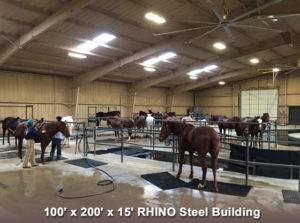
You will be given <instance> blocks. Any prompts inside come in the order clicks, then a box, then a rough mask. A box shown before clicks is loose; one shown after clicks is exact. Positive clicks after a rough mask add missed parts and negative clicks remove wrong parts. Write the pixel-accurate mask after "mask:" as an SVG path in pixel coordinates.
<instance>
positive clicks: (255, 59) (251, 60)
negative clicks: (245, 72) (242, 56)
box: [250, 58, 259, 64]
mask: <svg viewBox="0 0 300 223" xmlns="http://www.w3.org/2000/svg"><path fill="white" fill-rule="evenodd" d="M250 63H252V64H258V63H259V59H258V58H251V59H250Z"/></svg>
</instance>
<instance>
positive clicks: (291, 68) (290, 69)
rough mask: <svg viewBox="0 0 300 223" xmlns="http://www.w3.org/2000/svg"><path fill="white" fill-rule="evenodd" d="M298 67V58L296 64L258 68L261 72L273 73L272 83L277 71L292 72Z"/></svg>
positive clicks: (299, 66)
mask: <svg viewBox="0 0 300 223" xmlns="http://www.w3.org/2000/svg"><path fill="white" fill-rule="evenodd" d="M298 69H300V60H298V64H297V66H289V65H275V66H274V67H269V68H262V69H258V70H259V71H261V72H262V73H263V74H268V73H272V74H273V85H274V82H275V80H276V77H277V75H278V73H280V72H284V73H285V74H289V73H292V72H293V71H295V70H298Z"/></svg>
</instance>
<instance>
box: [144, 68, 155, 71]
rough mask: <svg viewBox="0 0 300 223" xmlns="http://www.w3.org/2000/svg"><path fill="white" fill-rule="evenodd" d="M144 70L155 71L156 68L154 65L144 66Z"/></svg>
mask: <svg viewBox="0 0 300 223" xmlns="http://www.w3.org/2000/svg"><path fill="white" fill-rule="evenodd" d="M144 70H145V71H148V72H155V71H156V70H155V69H154V68H152V67H144Z"/></svg>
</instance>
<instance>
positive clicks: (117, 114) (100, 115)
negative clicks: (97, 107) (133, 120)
mask: <svg viewBox="0 0 300 223" xmlns="http://www.w3.org/2000/svg"><path fill="white" fill-rule="evenodd" d="M120 116H121V112H120V111H109V112H97V113H96V126H99V125H100V124H101V121H102V120H106V118H107V117H120Z"/></svg>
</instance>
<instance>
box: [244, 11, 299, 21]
mask: <svg viewBox="0 0 300 223" xmlns="http://www.w3.org/2000/svg"><path fill="white" fill-rule="evenodd" d="M294 16H300V13H296V14H283V15H260V16H254V17H251V18H249V19H250V20H251V21H253V20H272V19H281V18H288V17H294Z"/></svg>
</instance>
